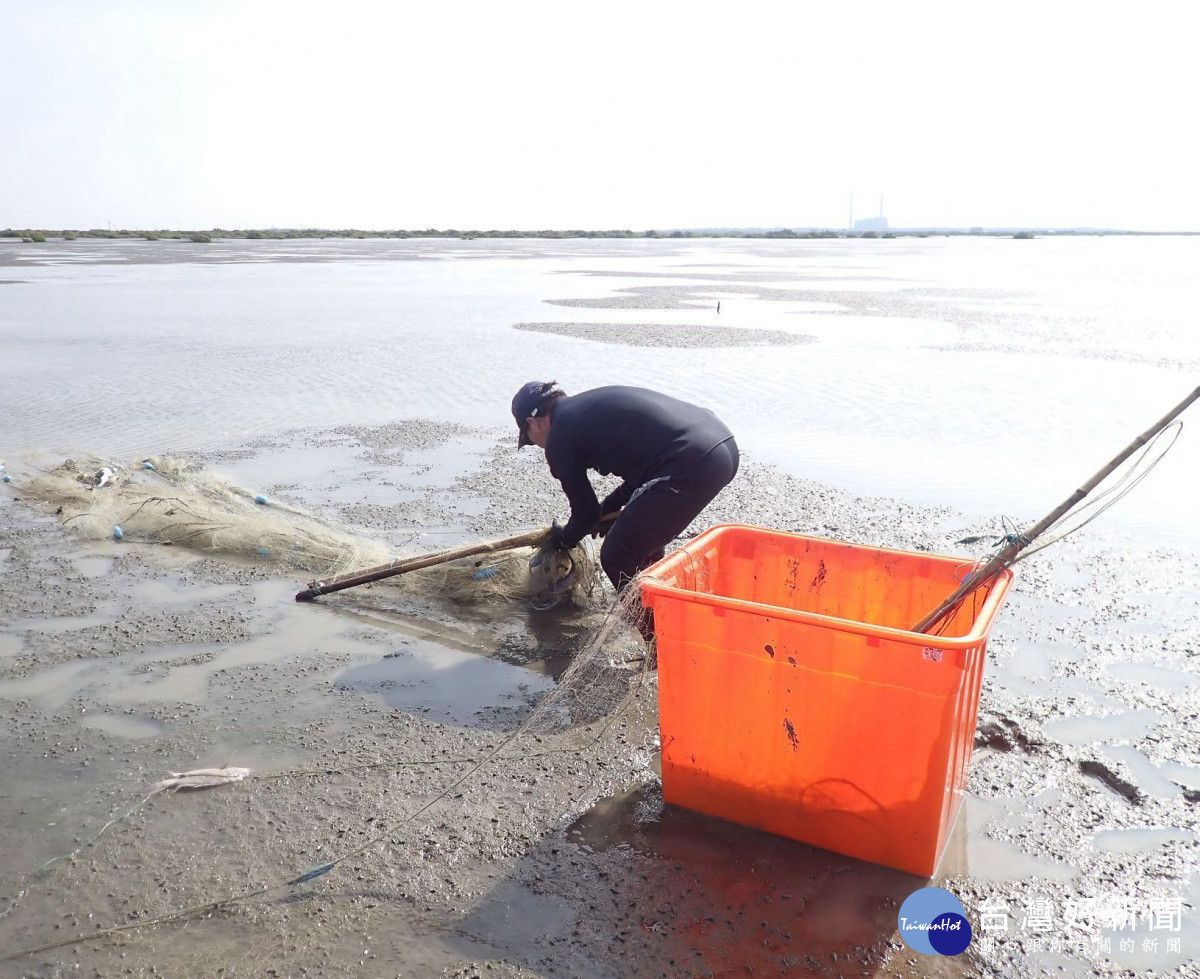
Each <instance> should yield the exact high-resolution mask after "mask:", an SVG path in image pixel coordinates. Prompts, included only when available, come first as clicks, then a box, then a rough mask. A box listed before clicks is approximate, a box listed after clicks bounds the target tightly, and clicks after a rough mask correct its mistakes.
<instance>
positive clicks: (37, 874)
mask: <svg viewBox="0 0 1200 979" xmlns="http://www.w3.org/2000/svg"><path fill="white" fill-rule="evenodd" d="M152 798H154V793H151V794H150V795H147V796H143V797H142V798H141V799H139V800H138V801H137V802H136V803H135V804H134V805H132V806H130V807H129V808H128V809H126V810H125V811H124V812H123V813H121V814H119V815H117V816H113V817H112V819H110V820H109V821H108V822H107V823H105V824H104V825H103V826H101V827H100V829H99V830H98V831H97V832H96V834H95V835H94V836H93V837H92V838H91V839H89V840H87V841H86V842H84V843H80V844H79V846H77V847H75V849H74V850H72V851H71V852H70V853H64V854H62V855H61V856H57V857H51V858H50V859H49V860H47V861H46V862H45V863H43V864H41V865H40V866H38V867H35V868H34V869H33V870H31V871H30V872H29V873H27V874H26V875H25V876H24V877H22V878H20V883H19V884H18V890H17V893H16V894H15V895H14V896H13V899H12V900H11V901H9V902H8V907H6V908H5V909H4V910H3V911H0V918H3V917H4V916H5V915H7V914H8V913H9V912H11V911H12V909H13V908H15V907H16V906H17V903H18V902H19V901H20V900H21V898H23V897H24V896H25V895H26V894H28V893H29V886H30V885H31V884H32V883H34V882H35V881H38V880H44V879H45V878H46V877H48V876H49V873H50V868H51V867H53V866H54V865H55V864H57V863H61V862H62V861H64V860H70V859H72V858H73V857H74V856H75V855H76V854H77V853H79V852H81V851H82V850H86V849H87V848H88V847H89V846H91V845H92V844H93V843H95V842H96V841H97V840H98V839H100V837H101V836H103V835H104V834H105V832H107V830H108V829H109V828H110V827H112V826H115V825H116V824H117V823H119V822H121V821H122V820H125V819H128V818H129V817H130V816H132V815H133V814H134V813H135V812H137V811H138V810H139V809H141V808H142V806H144V805H145V804H146V803H147V802H149V801H150V800H151V799H152Z"/></svg>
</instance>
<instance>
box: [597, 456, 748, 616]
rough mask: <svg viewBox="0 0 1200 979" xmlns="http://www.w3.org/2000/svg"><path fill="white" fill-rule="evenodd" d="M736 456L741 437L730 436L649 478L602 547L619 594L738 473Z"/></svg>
mask: <svg viewBox="0 0 1200 979" xmlns="http://www.w3.org/2000/svg"><path fill="white" fill-rule="evenodd" d="M738 459H739V457H738V448H737V443H736V442H734V440H733V439H728V440H726V441H724V442H722V443H721V444H720V445H718V446H716V448H714V449H713V450H712V451H711V452H709V453H708V455H706V456H705V457H704V458H703V459H701V460H700V461H699V462H697V463H695V464H693V465H692V466H689V467H688V468H687V469H686V470H684V471H683V472H679V473H672V474H670V475H669V477H668V478H667V479H665V480H662V481H661V482H659V481H652V482H650V483H647V484H646V485H645V486H643V487H642V488H641V489H639V490H638V491H637V492H636V493H634V494H633V498H632V499H630V501H629V502H628V503H627V504H626V505H625V509H624V510H622V511H621V515H620V516H619V517H617V519H616V521H615V522H614V523H613V526H612V529H611V530H610V531H609V532H608V535H607V536H606V537H605V538H604V545H603V546H602V547H601V548H600V564H601V566H602V567H603V568H604V573H605V574H606V575H608V580H609V581H611V582H612V583H613V584H614V585H615V586H616V588H617V593H618V594H621V593H623V592H624V591H625V589H626V588H627V587H628V586H629V583H630V582H631V581H633V579H634V578H635V577H637V574H638V572H639V571H642V570H644V569H645V568H648V567H650V565H652V564H653V563H654V562H655V561H658V560H660V559H661V558H662V556H663V554H664V552H665V550H666V546H667V545H668V544H669V543H671V541H673V540H674V539H675V538H676V537H678V536H679V535H680V534H682V533H683V532H684V531H685V530H687V528H688V524H690V523H691V522H692V521H693V520H695V519H696V517H697V516H699V514H700V511H701V510H703V509H704V508H705V507H706V506H708V504H709V503H711V502H712V499H713V497H715V496H716V495H717V494H718V493H719V492H721V490H722V489H724V488H725V486H726V485H727V484H728V483H729V481H730V480H731V479H733V477H734V476H736V475H737V471H738Z"/></svg>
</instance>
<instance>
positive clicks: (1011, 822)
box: [938, 789, 1078, 882]
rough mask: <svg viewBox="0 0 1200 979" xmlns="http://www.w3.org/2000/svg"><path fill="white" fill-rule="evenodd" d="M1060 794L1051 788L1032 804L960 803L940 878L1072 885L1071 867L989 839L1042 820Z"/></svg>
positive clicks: (998, 801)
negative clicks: (1052, 881)
mask: <svg viewBox="0 0 1200 979" xmlns="http://www.w3.org/2000/svg"><path fill="white" fill-rule="evenodd" d="M1060 795H1061V793H1060V792H1059V791H1058V790H1057V789H1049V790H1047V791H1045V792H1041V793H1039V794H1038V795H1037V796H1035V797H1034V798H1033V799H1032V800H1030V799H984V798H980V797H979V796H974V795H968V796H967V797H966V798H965V799H964V801H963V808H962V811H961V812H960V813H959V817H958V823H957V824H956V825H955V827H954V829H953V831H952V833H951V837H950V841H949V843H948V844H947V846H946V853H945V855H944V856H943V858H942V862H941V864H939V866H938V875H939V876H941V877H956V876H966V877H973V878H975V879H976V880H983V881H990V882H998V881H1019V880H1025V879H1027V878H1029V877H1047V878H1053V879H1055V880H1070V879H1071V878H1072V877H1075V876H1076V875H1077V874H1078V871H1077V870H1076V868H1075V867H1073V866H1071V865H1070V864H1067V863H1060V862H1058V861H1055V860H1044V859H1042V858H1040V857H1035V856H1032V855H1030V854H1028V853H1026V852H1025V851H1024V850H1022V849H1021V848H1020V847H1019V846H1017V845H1016V844H1014V843H1010V842H1008V841H1006V840H997V839H994V838H993V837H991V836H989V835H987V831H988V830H989V829H991V828H994V827H999V826H1007V827H1010V828H1011V827H1016V826H1020V825H1022V824H1027V823H1028V822H1029V821H1031V820H1037V821H1040V820H1041V819H1042V818H1044V813H1045V811H1046V810H1047V809H1049V808H1051V807H1052V806H1054V805H1055V803H1056V802H1057V800H1058V799H1059V797H1060Z"/></svg>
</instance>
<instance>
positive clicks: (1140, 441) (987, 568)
mask: <svg viewBox="0 0 1200 979" xmlns="http://www.w3.org/2000/svg"><path fill="white" fill-rule="evenodd" d="M1197 398H1200V387H1198V388H1196V390H1195V391H1193V392H1192V393H1191V394H1189V395H1188V396H1187V397H1186V398H1184V399H1183V400H1182V401H1181V402H1179V404H1177V405H1176V406H1175V407H1174V408H1172V409H1171V410H1170V411H1169V412H1167V413H1166V414H1165V415H1164V416H1163V417H1162V418H1161V419H1159V420H1158V421H1157V422H1155V423H1154V424H1153V425H1152V426H1151V427H1150V428H1148V429H1146V431H1145V432H1143V433H1142V434H1141V435H1139V436H1138V437H1137V438H1136V439H1134V440H1133V441H1132V442H1131V443H1130V444H1129V445H1128V446H1126V447H1125V448H1124V449H1123V450H1122V451H1121V452H1120V453H1118V454H1117V456H1116V457H1115V458H1114V459H1113V460H1112V461H1111V462H1109V464H1108V465H1106V466H1105V467H1104V468H1103V469H1101V470H1100V471H1099V472H1098V473H1096V475H1095V476H1093V477H1092V478H1091V479H1089V480H1088V481H1087V482H1086V483H1084V484H1083V486H1081V487H1080V488H1079V489H1077V490H1076V491H1075V492H1074V493H1072V494H1071V495H1070V496H1069V497H1067V499H1065V500H1064V501H1063V502H1062V503H1060V504H1059V505H1058V506H1057V507H1055V508H1054V510H1052V511H1051V512H1050V513H1049V514H1047V515H1046V516H1045V517H1043V518H1042V519H1041V520H1039V521H1038V522H1037V523H1036V524H1034V525H1033V526H1032V527H1030V528H1029V529H1028V530H1027V531H1025V533H1024V534H1021V535H1020V536H1019V537H1016V538H1010V539H1009V541H1008V543H1006V544H1005V545H1004V547H1003V548H1002V549H1001V550H1000V552H999V553H997V554H996V555H995V556H993V557H992V559H991V560H990V561H988V563H987V564H985V565H984V566H983V567H982V568H980V569H979V570H977V571H975V572H973V573H972V574H971V575H969V576H968V577H967V579H966V580H965V581H964V582H963V583H962V584H961V585H959V586H958V588H956V589H955V591H954V594H952V595H951V596H950V597H949V598H947V599H946V600H945V601H944V602H942V604H941V605H939V606H938V607H937V608H935V609H934V610H933V611H932V612H930V613H929V614H928V615H927V616H925V618H923V619H922V620H921V621H920V622H918V623H917V624H916V625H915V626H913V627H912V631H913V632H928V631H929V630H930V629H931V628H932V627H933V626H935V625H936V624H937V623H938V622H940V621H941V620H942V619H944V618H945V617H946V616H947V615H949V614H950V613H951V612H952V611H954V609H955V608H957V607H958V605H959V604H960V603H961V602H962V600H963V599H964V598H966V597H967V596H968V595H970V594H971V593H972V592H973V591H975V590H976V589H979V588H982V587H983V586H984V585H986V584H989V583H990V582H991V581H992V579H993V578H995V577H996V576H997V575H998V574H999V573H1000V572H1001V571H1003V570H1004V569H1005V568H1007V567H1008V566H1009V565H1011V564H1012V563H1013V561H1014V560H1015V559H1016V556H1017V555H1018V554H1020V553H1021V551H1023V550H1024V549H1025V548H1027V547H1028V546H1029V545H1030V544H1032V543H1033V542H1034V540H1036V539H1037V538H1038V536H1040V535H1041V534H1043V533H1045V532H1046V531H1047V530H1048V529H1049V528H1050V527H1052V526H1053V525H1054V524H1055V523H1056V522H1057V521H1058V520H1059V519H1061V518H1062V517H1063V515H1065V514H1066V513H1068V512H1069V511H1070V510H1071V509H1072V508H1073V507H1074V506H1075V505H1076V504H1078V503H1079V502H1080V501H1081V500H1082V499H1083V498H1084V497H1085V496H1087V495H1088V493H1090V492H1091V491H1092V490H1094V489H1095V488H1096V487H1097V486H1099V485H1100V483H1101V482H1102V481H1103V480H1104V479H1106V478H1107V477H1108V476H1109V475H1110V474H1111V473H1112V472H1113V470H1114V469H1116V468H1117V467H1118V466H1119V465H1121V463H1123V462H1124V461H1125V460H1126V459H1128V458H1129V457H1130V456H1131V455H1133V453H1134V452H1136V451H1137V450H1138V449H1139V448H1141V447H1142V446H1143V445H1145V444H1146V443H1147V442H1149V441H1150V440H1151V439H1152V438H1154V436H1156V435H1157V434H1158V433H1159V432H1161V431H1162V430H1163V429H1164V428H1166V427H1167V426H1168V425H1169V424H1171V422H1173V421H1174V420H1175V418H1176V417H1177V416H1178V415H1179V414H1180V413H1181V412H1182V411H1183V410H1184V409H1185V408H1186V407H1187V406H1188V405H1190V404H1191V403H1192V402H1193V401H1195V400H1196V399H1197Z"/></svg>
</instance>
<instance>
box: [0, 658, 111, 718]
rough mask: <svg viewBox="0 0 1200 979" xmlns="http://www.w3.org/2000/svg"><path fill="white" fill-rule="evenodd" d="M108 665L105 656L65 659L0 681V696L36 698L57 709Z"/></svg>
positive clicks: (103, 673) (100, 677) (99, 677)
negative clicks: (42, 668) (38, 670)
mask: <svg viewBox="0 0 1200 979" xmlns="http://www.w3.org/2000/svg"><path fill="white" fill-rule="evenodd" d="M110 669H111V662H110V661H108V660H105V661H103V662H99V661H96V660H84V661H82V662H80V661H76V662H73V663H64V664H63V665H62V666H56V667H53V668H51V669H49V670H43V671H41V672H40V673H35V674H33V675H32V676H25V677H21V678H20V679H17V680H5V681H4V682H3V683H2V684H0V699H3V700H25V699H32V700H36V701H37V702H38V704H39V705H40V706H42V707H43V708H45V709H46V710H56V709H58V708H60V707H62V706H64V705H66V704H68V703H70V702H71V700H72V699H73V698H74V697H76V696H78V695H79V694H81V693H82V692H84V691H85V690H87V689H88V688H89V683H90V682H92V681H102V680H103V678H104V677H105V676H106V675H107V674H108V671H109V670H110Z"/></svg>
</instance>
